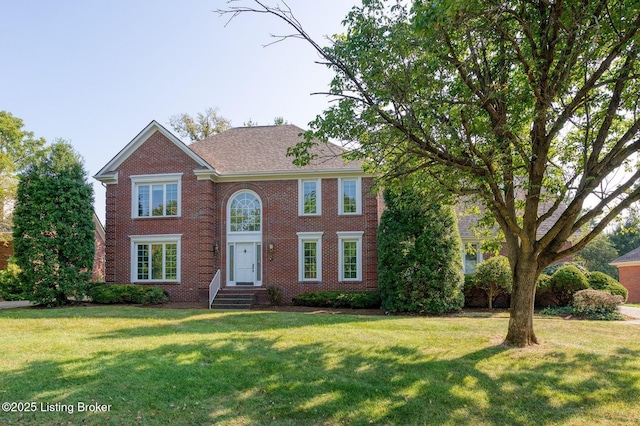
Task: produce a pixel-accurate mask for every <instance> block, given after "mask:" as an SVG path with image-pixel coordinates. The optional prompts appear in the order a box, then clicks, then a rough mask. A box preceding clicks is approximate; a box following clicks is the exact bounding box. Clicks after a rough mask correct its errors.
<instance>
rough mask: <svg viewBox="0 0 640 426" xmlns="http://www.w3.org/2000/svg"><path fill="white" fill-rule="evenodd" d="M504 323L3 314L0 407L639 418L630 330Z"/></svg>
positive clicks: (52, 419)
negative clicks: (523, 335)
mask: <svg viewBox="0 0 640 426" xmlns="http://www.w3.org/2000/svg"><path fill="white" fill-rule="evenodd" d="M507 321H508V318H506V317H505V315H498V316H488V315H485V316H484V317H483V316H482V315H476V316H475V317H474V318H469V317H451V318H414V317H411V318H408V317H365V316H353V315H320V314H305V313H282V312H260V311H251V312H228V313H220V312H210V311H199V310H171V309H148V308H136V307H85V308H64V309H53V310H46V309H13V310H3V311H0V329H1V330H2V339H0V354H1V356H0V402H15V403H34V404H30V405H29V406H28V407H29V408H33V409H35V412H22V413H17V412H13V413H12V412H9V413H7V412H0V424H19V425H25V424H27V425H31V424H65V425H66V424H72V425H76V424H78V425H79V424H83V425H84V424H89V425H91V424H96V425H102V424H116V425H120V424H124V425H131V424H142V425H206V424H220V425H262V424H285V425H289V424H291V425H313V424H317V425H336V424H353V425H359V424H362V425H369V424H384V425H413V424H416V425H418V424H420V425H421V424H435V425H440V424H445V425H461V424H468V425H533V424H535V425H552V424H553V425H556V424H566V425H592V424H601V425H607V424H612V425H613V424H620V425H623V424H638V423H640V338H638V336H640V327H638V326H637V325H630V324H625V323H622V322H588V321H567V320H562V319H558V318H548V317H546V318H539V319H537V320H536V324H535V326H536V330H537V333H538V336H539V337H540V338H542V339H544V341H545V343H544V345H542V346H539V347H535V348H530V349H507V348H505V347H502V346H500V342H501V339H502V338H503V337H504V335H505V333H506V328H507ZM92 404H93V406H91V405H92ZM96 404H97V405H98V407H96V406H95V405H96ZM109 405H110V408H109V409H108V411H106V412H95V411H80V412H79V409H80V410H83V409H84V410H87V409H88V408H94V409H95V408H106V407H103V406H109ZM90 406H91V407H90ZM5 407H6V405H3V409H4V408H5ZM9 408H11V407H9ZM13 408H16V409H22V410H24V409H25V407H24V406H22V407H20V406H19V405H18V404H14V407H13ZM47 410H48V411H47ZM60 410H64V411H62V412H60ZM69 411H73V413H71V412H69Z"/></svg>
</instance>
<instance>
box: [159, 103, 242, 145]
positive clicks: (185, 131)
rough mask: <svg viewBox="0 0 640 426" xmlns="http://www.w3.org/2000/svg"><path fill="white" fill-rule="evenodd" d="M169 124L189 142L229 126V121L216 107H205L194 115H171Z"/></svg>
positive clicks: (211, 134) (204, 137)
mask: <svg viewBox="0 0 640 426" xmlns="http://www.w3.org/2000/svg"><path fill="white" fill-rule="evenodd" d="M169 124H170V125H171V127H172V128H173V130H175V131H176V132H177V133H178V134H179V135H180V136H181V137H183V138H188V139H189V140H190V141H191V142H196V141H200V140H202V139H206V138H208V137H209V136H213V135H215V134H216V133H220V132H223V131H225V130H227V129H228V128H229V127H231V121H229V120H228V119H226V118H224V117H223V116H221V115H220V114H219V113H218V108H207V109H206V110H205V111H204V112H199V113H197V114H196V116H195V117H192V116H191V115H189V114H187V113H182V114H176V115H172V116H171V117H170V118H169Z"/></svg>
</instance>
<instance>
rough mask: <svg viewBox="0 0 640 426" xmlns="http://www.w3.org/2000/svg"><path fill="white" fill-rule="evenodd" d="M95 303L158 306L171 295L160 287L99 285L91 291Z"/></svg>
mask: <svg viewBox="0 0 640 426" xmlns="http://www.w3.org/2000/svg"><path fill="white" fill-rule="evenodd" d="M89 297H91V300H93V301H94V302H95V303H104V304H114V303H140V304H143V305H158V304H161V303H166V302H168V301H169V293H167V292H166V291H165V290H163V289H161V288H159V287H149V286H142V285H136V284H97V285H94V286H92V288H91V289H90V290H89Z"/></svg>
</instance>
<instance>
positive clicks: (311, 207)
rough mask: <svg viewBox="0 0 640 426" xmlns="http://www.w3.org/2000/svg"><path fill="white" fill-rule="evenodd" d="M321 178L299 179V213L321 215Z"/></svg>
mask: <svg viewBox="0 0 640 426" xmlns="http://www.w3.org/2000/svg"><path fill="white" fill-rule="evenodd" d="M321 182H322V180H321V179H301V180H299V181H298V215H300V216H319V215H320V214H321V213H322V189H321Z"/></svg>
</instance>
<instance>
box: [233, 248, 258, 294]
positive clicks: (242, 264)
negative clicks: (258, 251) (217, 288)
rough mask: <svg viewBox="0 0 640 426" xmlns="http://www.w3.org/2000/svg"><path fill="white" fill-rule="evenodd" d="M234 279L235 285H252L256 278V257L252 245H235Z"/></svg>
mask: <svg viewBox="0 0 640 426" xmlns="http://www.w3.org/2000/svg"><path fill="white" fill-rule="evenodd" d="M235 248H236V262H235V263H236V265H235V268H236V270H235V278H236V284H240V285H242V284H245V285H253V284H254V281H255V276H256V263H255V262H256V256H255V244H254V243H237V244H236V245H235Z"/></svg>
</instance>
